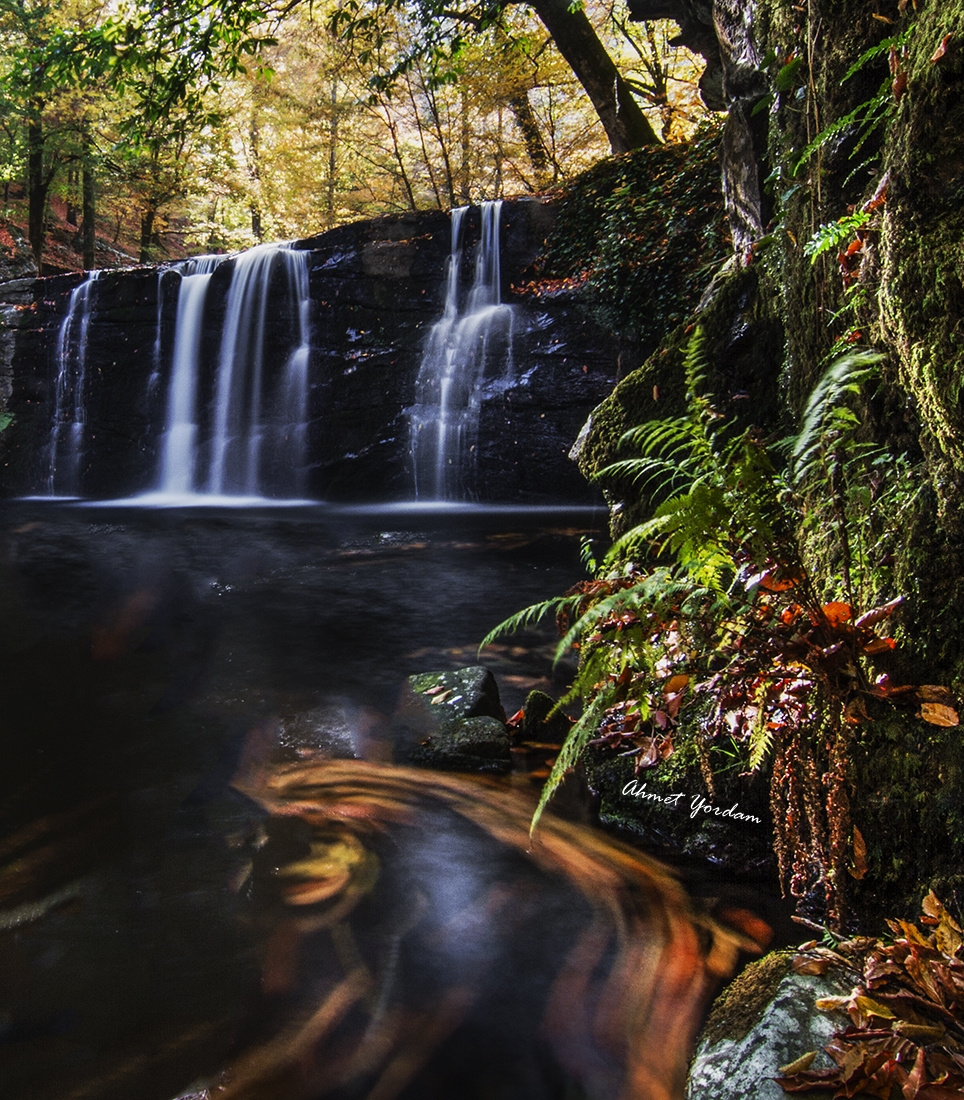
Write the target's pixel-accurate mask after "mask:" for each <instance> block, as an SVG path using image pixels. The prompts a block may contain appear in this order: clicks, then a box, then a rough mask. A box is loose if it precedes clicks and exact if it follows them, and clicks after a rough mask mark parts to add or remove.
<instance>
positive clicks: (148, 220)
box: [140, 206, 157, 264]
mask: <svg viewBox="0 0 964 1100" xmlns="http://www.w3.org/2000/svg"><path fill="white" fill-rule="evenodd" d="M156 215H157V211H156V210H155V209H154V208H153V207H152V206H149V207H148V208H147V209H146V210H145V211H144V212H143V213H142V214H141V254H140V262H141V263H142V264H149V263H150V262H151V259H152V254H153V251H154V250H153V248H152V247H151V246H152V245H153V243H154V218H155V216H156Z"/></svg>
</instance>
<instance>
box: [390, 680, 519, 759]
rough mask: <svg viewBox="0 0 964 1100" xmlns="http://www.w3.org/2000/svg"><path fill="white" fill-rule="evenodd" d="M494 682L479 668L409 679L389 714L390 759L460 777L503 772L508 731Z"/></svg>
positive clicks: (496, 685)
mask: <svg viewBox="0 0 964 1100" xmlns="http://www.w3.org/2000/svg"><path fill="white" fill-rule="evenodd" d="M504 719H505V712H504V711H503V709H502V703H501V701H500V699H499V687H498V684H497V683H496V680H495V677H494V676H493V675H492V673H491V672H490V671H489V670H488V669H487V668H484V667H482V666H481V665H473V666H471V667H468V668H460V669H455V670H453V671H446V672H425V673H419V674H417V675H414V676H409V678H408V680H407V681H406V684H405V687H404V689H403V691H402V697H401V700H400V702H399V705H398V708H397V710H396V712H395V718H394V722H393V733H394V740H395V757H396V759H397V760H400V761H402V762H404V763H411V764H419V765H423V766H425V767H435V768H443V769H457V770H465V771H499V772H504V771H508V770H509V767H510V764H511V757H510V755H509V731H508V729H507V728H506V726H505V722H504Z"/></svg>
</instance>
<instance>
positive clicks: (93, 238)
mask: <svg viewBox="0 0 964 1100" xmlns="http://www.w3.org/2000/svg"><path fill="white" fill-rule="evenodd" d="M94 182H95V175H94V159H93V154H92V151H91V141H90V134H89V133H86V132H85V134H84V163H83V168H82V182H81V191H82V196H83V197H82V205H83V215H82V217H83V220H82V223H81V224H82V229H81V233H82V235H83V236H82V246H83V250H84V260H83V263H84V270H85V271H91V270H92V269H93V268H95V267H96V266H97V225H96V222H95V218H96V214H97V196H96V192H95V190H94Z"/></svg>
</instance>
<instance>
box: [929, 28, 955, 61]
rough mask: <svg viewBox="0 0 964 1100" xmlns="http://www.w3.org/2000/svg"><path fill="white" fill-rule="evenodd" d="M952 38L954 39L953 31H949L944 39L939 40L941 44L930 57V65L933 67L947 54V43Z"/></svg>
mask: <svg viewBox="0 0 964 1100" xmlns="http://www.w3.org/2000/svg"><path fill="white" fill-rule="evenodd" d="M953 37H954V32H953V31H951V32H950V33H949V34H945V35H944V37H943V38H942V39H941V44H940V45H939V46H938V47H937V49H936V50H935V51H934V53H933V54H932V55H931V64H932V65H934V64H936V63H937V62H938V61H940V59H941V58H942V57H943V56H944V54H946V53H947V44H948V42H950V40H951V39H952V38H953Z"/></svg>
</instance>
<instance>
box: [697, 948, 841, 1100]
mask: <svg viewBox="0 0 964 1100" xmlns="http://www.w3.org/2000/svg"><path fill="white" fill-rule="evenodd" d="M791 959H792V953H791V952H786V951H779V952H773V953H772V954H770V955H766V956H765V957H764V958H762V959H760V960H759V961H758V962H755V963H751V964H750V965H749V966H748V967H747V968H746V969H745V970H743V971H742V972H741V973H740V974H739V975H738V976H737V977H736V978H735V979H734V980H733V981H732V982H731V983H730V985H729V986H727V988H726V989H725V990H724V991H723V993H722V994H721V995H720V996H719V997H718V998H717V1000H716V1002H715V1004H714V1005H713V1008H712V1009H711V1011H710V1015H709V1018H708V1019H707V1022H706V1024H705V1026H704V1028H703V1031H702V1034H701V1035H700V1039H699V1044H698V1046H697V1050H696V1055H695V1057H694V1059H693V1062H692V1064H691V1067H690V1076H689V1081H688V1084H687V1091H686V1096H687V1100H782V1098H783V1097H784V1095H785V1093H784V1092H783V1089H782V1088H781V1087H780V1086H779V1085H778V1084H777V1083H776V1081H775V1080H774V1079H773V1078H774V1077H776V1076H777V1073H778V1070H779V1068H780V1066H782V1065H787V1064H789V1063H790V1062H793V1061H795V1060H796V1059H797V1058H799V1057H801V1056H802V1055H804V1054H806V1053H808V1052H809V1051H812V1050H816V1051H818V1052H820V1053H818V1059H817V1061H816V1062H815V1063H814V1065H815V1068H822V1067H825V1066H827V1067H829V1066H831V1065H832V1063H831V1062H830V1059H829V1057H828V1056H827V1055H826V1054H824V1053H822V1050H823V1047H824V1046H825V1045H826V1044H827V1043H828V1042H829V1041H830V1039H831V1038H832V1037H833V1035H834V1033H835V1032H836V1031H837V1029H838V1028H839V1027H840V1026H841V1019H840V1018H839V1017H835V1016H834V1015H833V1014H831V1013H827V1012H821V1011H820V1010H819V1009H818V1008H817V1007H816V1001H817V999H818V998H819V997H829V996H841V995H843V994H846V993H848V992H849V991H850V988H851V984H852V983H851V981H850V978H849V977H848V975H847V974H845V973H844V972H842V971H840V972H836V971H831V972H829V973H828V974H826V975H825V976H823V977H815V976H811V975H802V974H794V973H793V972H792V970H791V966H790V963H791ZM807 1095H808V1096H812V1097H813V1098H814V1100H821V1098H823V1097H829V1096H830V1095H831V1093H829V1092H825V1091H820V1092H812V1093H808V1094H807Z"/></svg>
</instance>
